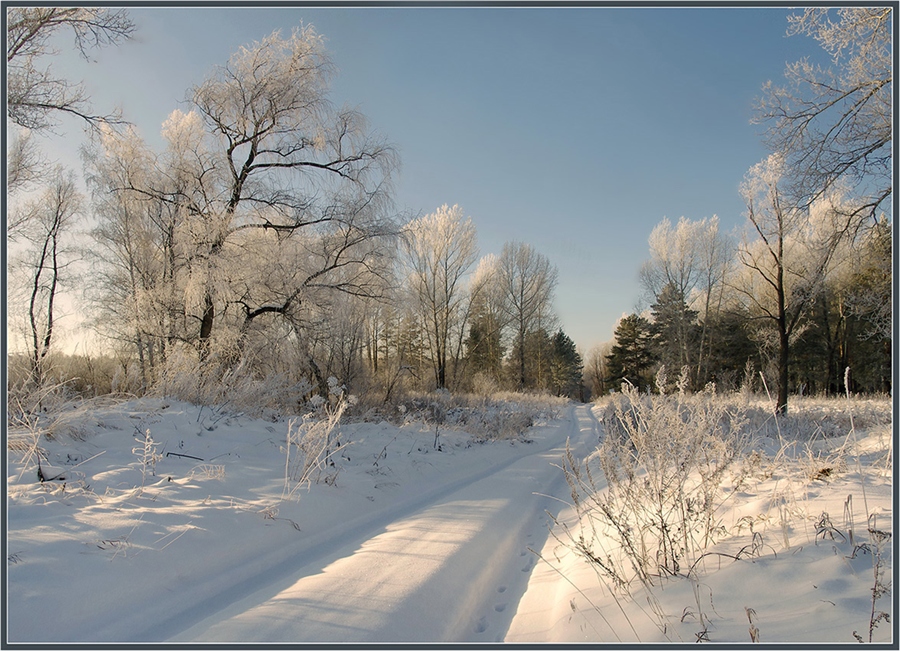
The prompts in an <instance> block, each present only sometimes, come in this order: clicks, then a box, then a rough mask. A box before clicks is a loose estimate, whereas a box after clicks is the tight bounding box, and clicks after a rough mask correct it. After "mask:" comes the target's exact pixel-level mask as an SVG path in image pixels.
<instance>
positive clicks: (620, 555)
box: [564, 385, 746, 587]
mask: <svg viewBox="0 0 900 651" xmlns="http://www.w3.org/2000/svg"><path fill="white" fill-rule="evenodd" d="M602 422H603V426H604V428H605V430H606V437H605V439H604V441H603V443H602V444H601V445H600V446H599V447H598V448H597V449H596V450H595V451H594V452H593V453H592V454H590V455H589V456H588V457H587V459H585V460H583V461H579V460H577V459H575V458H574V456H573V455H572V453H571V452H570V451H567V456H566V458H565V461H564V471H565V474H566V479H567V481H568V483H569V485H570V487H571V489H572V498H573V500H574V502H575V508H576V511H577V513H578V515H579V516H580V518H579V519H580V520H581V521H582V522H583V523H585V525H586V531H588V532H590V533H591V535H589V536H587V537H585V535H584V534H583V533H582V534H579V536H578V537H576V538H574V539H573V540H572V541H570V543H571V544H573V546H574V548H575V550H576V552H578V553H579V554H581V555H582V556H584V557H585V558H587V559H588V560H589V561H591V562H592V563H594V564H595V566H597V567H598V568H600V569H601V571H602V572H603V573H604V574H605V575H606V576H607V577H608V578H610V579H612V580H613V582H614V583H615V584H616V585H619V586H620V587H625V586H627V585H628V584H629V583H630V582H631V581H634V580H639V581H641V582H642V583H645V584H649V583H652V581H653V580H654V578H656V577H659V576H666V575H676V574H681V573H685V572H687V571H688V570H689V569H690V567H691V565H692V563H693V562H695V561H696V560H697V559H698V558H699V557H700V556H701V555H702V554H703V552H704V550H705V549H707V548H708V547H709V546H710V545H711V544H713V543H714V542H715V540H716V536H717V535H718V534H719V533H721V532H722V531H723V529H722V527H721V524H720V522H719V521H718V519H717V516H716V514H717V510H718V507H719V501H718V500H719V499H720V498H719V491H718V489H719V486H720V484H721V483H722V480H723V478H724V476H725V473H726V472H727V471H728V469H729V467H730V466H731V464H732V463H733V462H734V461H735V459H736V458H737V457H738V456H739V455H740V454H741V452H742V450H743V448H744V446H745V444H746V439H745V436H744V432H745V431H746V430H745V423H744V422H743V419H742V418H741V416H740V414H738V413H736V412H733V411H729V409H728V408H727V403H726V402H725V401H722V400H720V399H719V398H718V397H717V396H716V394H715V390H714V389H713V388H712V387H710V388H708V389H707V390H706V391H704V392H703V393H701V394H698V395H693V396H689V395H685V394H684V393H683V392H679V393H677V394H674V395H658V396H650V395H640V394H639V393H638V392H637V390H635V389H634V388H633V387H630V386H627V385H626V386H624V387H623V391H622V393H621V394H618V395H617V396H616V397H615V398H614V399H612V400H611V401H610V402H609V403H608V404H607V407H606V409H605V410H604V412H603V414H602ZM601 476H603V477H605V479H606V482H607V486H608V487H607V490H605V491H604V490H601V488H602V486H601V484H600V483H599V482H598V478H599V477H601ZM600 532H602V535H601V533H600ZM607 537H608V538H607ZM604 539H611V540H613V541H615V544H616V549H614V550H610V549H607V548H605V547H604V544H603V543H602V542H601V541H602V540H604Z"/></svg>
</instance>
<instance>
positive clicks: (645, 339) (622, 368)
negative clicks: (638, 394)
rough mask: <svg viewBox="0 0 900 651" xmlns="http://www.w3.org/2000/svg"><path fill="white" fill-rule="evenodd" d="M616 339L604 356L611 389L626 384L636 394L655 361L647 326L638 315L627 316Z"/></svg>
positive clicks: (622, 321)
mask: <svg viewBox="0 0 900 651" xmlns="http://www.w3.org/2000/svg"><path fill="white" fill-rule="evenodd" d="M615 338H616V343H615V344H613V347H612V350H611V351H610V353H609V355H608V356H607V360H608V362H609V366H608V370H609V377H610V381H611V382H612V385H613V386H616V387H618V386H619V385H620V384H621V383H622V382H626V381H627V382H630V383H631V384H633V385H634V386H635V387H636V388H637V389H638V390H643V389H646V388H647V387H648V386H650V381H651V370H652V368H653V364H654V362H655V361H656V359H655V357H654V353H653V340H652V338H653V329H652V327H651V325H650V322H649V321H647V319H645V318H644V317H642V316H640V315H638V314H629V315H628V316H626V317H625V318H623V319H622V320H621V321H620V322H619V325H618V327H617V328H616V332H615Z"/></svg>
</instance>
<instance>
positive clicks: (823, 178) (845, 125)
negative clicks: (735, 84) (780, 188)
mask: <svg viewBox="0 0 900 651" xmlns="http://www.w3.org/2000/svg"><path fill="white" fill-rule="evenodd" d="M893 12H894V8H892V7H883V6H882V7H867V6H853V7H841V8H837V9H831V8H824V7H811V8H807V9H805V10H804V11H803V13H800V14H795V15H792V16H790V17H789V18H788V20H789V27H788V34H789V35H798V34H803V35H806V36H810V37H812V38H813V39H815V40H816V41H817V42H818V44H819V45H820V46H821V47H822V48H823V49H824V50H825V52H827V54H828V55H829V56H830V57H831V63H832V66H831V67H828V68H823V67H821V66H818V65H815V64H814V63H812V62H811V61H809V60H808V59H806V58H804V59H801V60H800V61H797V62H795V63H791V64H788V66H787V68H786V70H785V77H786V79H787V85H786V86H777V85H775V84H773V83H772V82H769V83H767V84H766V85H765V86H764V88H763V93H764V94H763V98H762V100H761V102H760V105H759V108H758V115H757V119H758V121H759V122H763V123H766V124H768V125H769V130H768V132H767V134H766V140H767V144H768V145H769V147H770V148H771V150H772V151H776V152H781V153H783V154H784V155H785V157H786V164H787V166H788V167H789V169H790V172H791V173H790V176H791V183H790V184H789V185H788V186H787V187H786V188H785V190H786V191H788V190H789V191H790V194H791V197H792V201H794V202H795V203H796V204H797V205H798V206H800V207H809V206H810V205H811V204H812V203H813V201H815V200H816V199H819V198H821V197H823V196H825V195H827V194H828V193H830V192H832V190H833V189H834V188H835V186H838V185H841V186H842V190H843V191H846V189H847V188H852V189H853V193H854V194H855V195H857V196H858V197H860V198H862V200H860V201H858V202H855V203H854V204H853V206H852V209H853V212H854V213H855V214H858V215H859V216H863V217H872V218H874V217H875V216H876V215H877V214H878V211H879V210H881V209H883V206H884V205H885V204H886V202H887V201H888V199H889V197H890V196H891V194H892V191H893V185H892V179H893V163H892V161H893V159H892V142H893V130H892V118H893V112H894V105H893V48H892V24H893V18H894V14H893ZM850 223H851V225H852V224H853V223H854V222H850Z"/></svg>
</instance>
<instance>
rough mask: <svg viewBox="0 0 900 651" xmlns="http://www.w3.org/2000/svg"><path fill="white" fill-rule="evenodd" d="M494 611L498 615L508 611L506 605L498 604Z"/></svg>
mask: <svg viewBox="0 0 900 651" xmlns="http://www.w3.org/2000/svg"><path fill="white" fill-rule="evenodd" d="M494 610H496V611H497V612H498V613H502V612H503V611H504V610H506V604H505V603H504V604H497V605H496V606H494Z"/></svg>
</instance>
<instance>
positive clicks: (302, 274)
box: [103, 27, 396, 362]
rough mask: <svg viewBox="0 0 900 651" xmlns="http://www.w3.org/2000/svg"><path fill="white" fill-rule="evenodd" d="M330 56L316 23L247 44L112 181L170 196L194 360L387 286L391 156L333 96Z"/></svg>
mask: <svg viewBox="0 0 900 651" xmlns="http://www.w3.org/2000/svg"><path fill="white" fill-rule="evenodd" d="M331 69H332V66H331V63H330V61H329V58H328V56H327V53H326V52H325V49H324V47H323V45H322V39H321V37H320V36H319V35H318V34H316V33H315V31H314V30H313V29H312V28H311V27H303V28H298V29H295V30H294V31H293V32H292V33H291V35H290V36H289V37H286V38H283V37H281V36H280V35H279V33H277V32H275V33H273V34H271V35H270V36H268V37H266V38H264V39H262V40H261V41H259V42H256V43H253V44H251V45H249V46H246V47H243V48H241V49H240V50H239V51H238V52H236V53H235V54H234V55H233V56H232V57H231V58H230V60H229V61H228V63H227V64H225V65H224V66H222V67H219V68H216V69H215V70H214V71H213V72H212V73H211V74H210V75H209V76H208V77H207V79H206V80H205V81H204V82H203V83H201V84H199V85H198V86H196V87H195V88H193V89H192V90H191V91H190V93H189V98H190V103H191V106H190V107H189V110H188V111H187V112H183V111H179V110H176V111H174V112H173V113H172V114H171V116H170V117H169V119H168V120H167V121H166V123H165V124H164V125H163V137H164V139H165V141H166V143H167V146H166V150H165V151H164V152H163V153H162V154H161V155H159V156H157V157H155V158H153V162H154V167H153V170H152V173H148V174H144V175H137V174H135V175H131V176H129V177H128V178H126V179H124V180H123V182H122V184H121V185H120V186H119V187H116V188H112V189H111V190H112V191H113V192H118V193H128V194H131V195H133V196H135V197H138V198H143V199H151V200H153V201H156V202H162V203H163V204H165V205H166V206H167V211H168V214H169V215H170V216H171V219H170V221H169V223H170V224H171V226H172V231H171V234H172V237H173V242H172V247H171V251H172V253H173V254H174V257H175V269H176V271H175V274H174V276H173V277H172V279H171V281H172V283H173V284H174V286H175V287H176V289H177V291H176V294H177V295H178V296H180V297H181V301H182V305H181V312H182V314H183V318H182V319H181V322H180V326H181V330H180V332H179V333H178V337H179V339H181V340H183V341H185V342H187V343H189V344H190V345H192V346H193V347H195V348H196V350H197V351H198V352H199V354H200V357H201V359H208V358H209V356H210V354H211V352H213V351H214V350H215V351H216V354H217V356H218V358H219V359H222V360H224V361H226V362H227V361H228V360H229V359H232V360H233V359H235V356H236V355H238V356H239V355H241V354H242V351H243V350H244V348H245V346H246V345H247V343H248V338H249V337H254V336H262V335H263V333H264V332H265V330H266V328H268V327H269V326H272V327H273V328H276V329H277V328H278V327H280V326H278V322H279V321H283V322H287V323H288V324H294V325H292V326H291V327H292V328H294V327H295V326H296V325H297V324H301V323H302V322H303V321H302V318H301V317H302V316H303V313H304V310H305V308H306V306H305V305H304V303H305V302H306V301H317V300H320V299H322V297H326V296H327V295H328V294H329V293H330V292H334V291H337V292H345V293H349V294H354V295H359V296H375V295H378V294H379V293H380V292H382V291H383V288H384V283H383V282H382V281H383V278H384V276H385V274H387V273H388V271H387V270H388V268H389V266H390V264H391V260H392V256H393V249H392V247H391V245H390V240H391V239H392V238H393V237H394V235H395V233H396V227H395V226H394V224H393V222H392V221H391V219H389V218H388V217H387V210H388V209H389V207H390V195H389V190H390V175H391V172H392V170H393V169H394V166H395V156H394V153H393V151H392V149H391V148H390V147H389V146H387V145H385V144H384V143H383V142H381V141H380V140H379V139H377V138H376V137H374V136H372V135H371V134H370V133H369V131H368V129H367V127H366V124H365V120H364V118H363V117H362V116H361V115H360V114H358V113H356V112H355V111H350V110H335V109H334V108H333V107H332V106H331V105H330V103H329V101H328V98H327V94H328V86H329V81H330V77H331ZM139 149H140V148H139V147H131V148H127V147H110V146H106V147H105V150H104V153H103V155H104V156H118V155H121V156H129V155H131V154H130V153H129V152H130V151H137V150H139ZM121 166H123V167H128V166H129V164H127V163H126V162H122V163H121Z"/></svg>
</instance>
